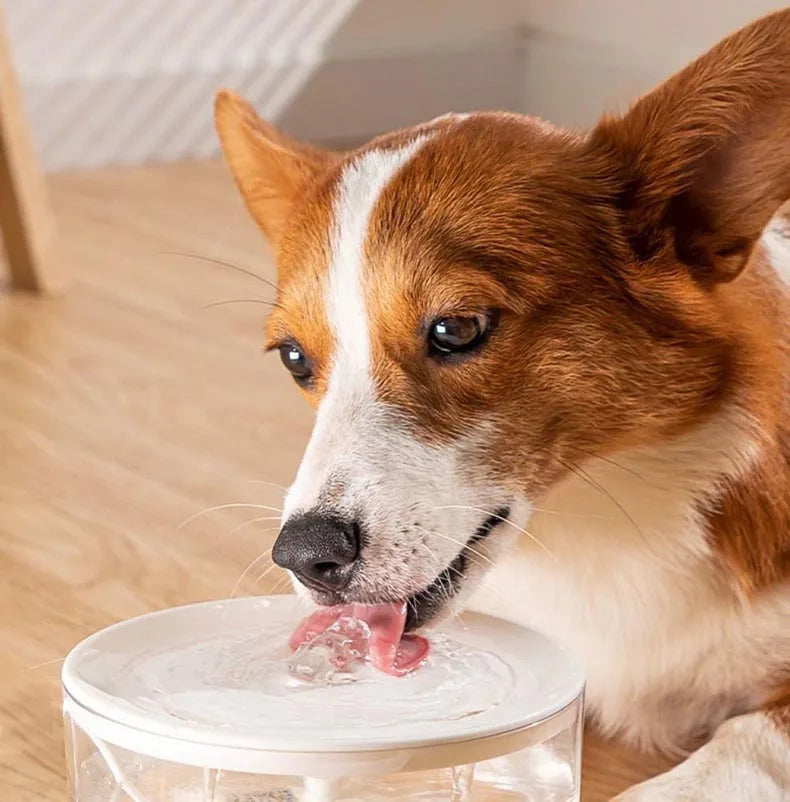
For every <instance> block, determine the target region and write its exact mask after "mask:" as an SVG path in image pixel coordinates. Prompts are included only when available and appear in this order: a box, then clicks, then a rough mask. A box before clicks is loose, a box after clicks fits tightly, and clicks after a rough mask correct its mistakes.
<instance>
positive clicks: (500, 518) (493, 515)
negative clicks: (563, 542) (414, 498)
mask: <svg viewBox="0 0 790 802" xmlns="http://www.w3.org/2000/svg"><path fill="white" fill-rule="evenodd" d="M453 507H454V508H455V509H459V510H471V511H472V512H479V513H480V514H481V515H488V516H489V517H491V518H496V520H498V521H499V522H500V523H503V524H507V525H508V526H512V527H513V529H515V530H516V531H518V532H521V534H522V535H526V536H527V537H528V538H529V539H530V540H532V541H534V542H535V544H536V545H538V546H539V547H540V548H541V549H543V551H545V552H546V554H548V555H549V557H551V558H552V559H555V560H556V559H557V558H556V556H555V555H554V553H553V552H552V551H551V550H550V549H549V548H547V546H546V545H545V544H544V543H543V542H542V541H541V540H540V538H538V537H536V536H535V535H533V534H532V532H528V531H527V530H526V529H523V528H522V527H520V526H519V525H518V524H515V523H513V521H511V520H510V519H509V518H505V517H504V516H503V515H497V514H496V513H495V512H493V511H492V510H485V509H483V508H482V507H468V506H464V505H449V506H447V507H435V509H437V510H441V509H451V508H453Z"/></svg>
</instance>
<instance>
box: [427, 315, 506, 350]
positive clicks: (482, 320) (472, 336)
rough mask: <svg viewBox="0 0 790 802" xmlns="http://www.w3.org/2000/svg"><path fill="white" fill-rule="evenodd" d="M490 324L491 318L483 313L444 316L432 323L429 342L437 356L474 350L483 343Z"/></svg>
mask: <svg viewBox="0 0 790 802" xmlns="http://www.w3.org/2000/svg"><path fill="white" fill-rule="evenodd" d="M490 326H491V320H490V318H489V317H488V316H487V315H483V314H478V315H471V316H469V317H443V318H440V319H439V320H435V321H434V322H433V323H431V328H430V330H429V332H428V344H429V346H430V349H431V351H432V352H433V353H434V354H435V355H437V356H446V355H449V354H460V353H464V352H466V351H472V350H474V349H475V348H477V347H478V346H479V345H481V344H482V343H483V341H484V340H485V338H486V336H487V335H488V331H489V328H490Z"/></svg>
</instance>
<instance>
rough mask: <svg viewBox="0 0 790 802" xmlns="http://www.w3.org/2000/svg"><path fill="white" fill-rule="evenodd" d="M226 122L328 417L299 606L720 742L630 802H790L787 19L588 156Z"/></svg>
mask: <svg viewBox="0 0 790 802" xmlns="http://www.w3.org/2000/svg"><path fill="white" fill-rule="evenodd" d="M216 120H217V127H218V130H219V134H220V138H221V141H222V145H223V148H224V151H225V154H226V157H227V160H228V162H229V164H230V167H231V169H232V172H233V174H234V176H235V179H236V181H237V183H238V185H239V187H240V189H241V191H242V193H243V195H244V197H245V199H246V202H247V204H248V206H249V208H250V211H251V212H252V214H253V216H254V217H255V219H256V221H257V222H258V223H259V225H260V227H261V228H262V229H263V231H264V233H265V234H266V236H267V237H268V238H269V240H270V242H271V244H272V246H273V247H274V249H275V252H276V255H277V264H278V271H279V282H278V293H277V302H276V306H275V309H274V311H273V313H272V315H271V318H270V320H269V323H268V337H269V347H270V348H272V349H279V351H280V354H281V357H282V359H283V361H284V362H285V364H286V366H287V367H288V368H289V370H290V371H291V373H292V374H293V376H294V378H295V379H296V381H297V383H298V384H299V386H300V387H301V389H302V391H303V393H304V395H305V396H306V397H307V399H308V400H309V401H310V403H311V404H313V405H314V406H315V407H316V408H317V410H318V412H317V418H316V423H315V429H314V431H313V435H312V439H311V440H310V443H309V445H308V447H307V451H306V453H305V456H304V460H303V462H302V465H301V467H300V469H299V472H298V475H297V477H296V481H295V483H294V485H293V487H292V488H291V490H290V491H289V493H288V496H287V499H286V509H285V514H284V526H283V529H282V532H281V534H280V538H279V540H278V543H277V545H276V546H275V554H274V556H275V559H276V560H277V561H278V562H279V563H280V564H282V565H284V566H286V567H288V568H289V569H291V570H292V571H293V572H294V574H295V576H296V578H297V579H298V580H299V583H300V587H301V590H302V592H304V593H306V594H309V595H310V597H311V598H312V599H313V600H314V601H315V602H317V603H318V604H321V605H336V604H345V603H350V602H365V603H372V604H373V603H380V604H382V605H385V603H388V602H402V601H406V602H408V609H409V612H408V617H407V621H406V628H407V629H416V628H419V627H422V626H425V625H429V624H431V622H433V621H436V620H438V619H439V618H441V617H442V616H443V615H445V614H447V613H448V612H449V611H451V610H453V609H455V608H457V606H458V605H471V606H475V607H478V608H483V609H485V610H487V611H491V612H493V613H496V614H499V615H505V616H507V617H510V618H514V619H517V620H518V621H520V622H523V623H524V624H527V625H530V626H533V627H536V628H538V629H542V630H546V631H549V632H551V633H553V634H554V635H556V636H558V637H560V638H562V639H564V640H565V641H567V642H568V643H570V644H572V645H573V646H574V647H575V648H576V649H577V650H578V651H579V652H580V654H581V655H582V657H583V658H584V660H585V663H586V667H587V672H588V688H587V700H588V709H589V712H590V717H591V721H592V722H593V723H594V724H595V725H597V726H598V727H599V728H600V729H601V730H602V731H603V732H605V733H608V734H611V735H616V736H618V737H621V738H623V739H625V740H626V741H629V742H632V743H636V744H639V745H641V746H643V747H645V748H658V749H662V750H677V751H684V752H686V751H689V750H690V749H691V748H692V747H693V746H696V745H698V744H699V743H701V742H702V741H707V742H706V743H705V745H703V746H701V747H700V748H699V749H697V751H695V752H693V753H692V754H691V756H690V757H688V758H687V759H686V760H685V761H684V762H683V763H681V764H680V765H679V766H678V767H677V768H675V769H674V770H672V771H670V772H669V773H668V774H665V775H662V776H659V777H657V778H655V779H653V780H651V781H649V782H647V783H645V784H642V785H640V786H638V787H636V788H634V789H632V790H630V791H628V792H626V793H625V794H624V795H623V797H622V799H624V800H629V802H632V801H635V800H639V801H640V802H646V801H647V800H711V801H713V800H715V802H725V801H726V802H740V801H741V800H755V801H759V802H774V800H776V801H777V802H778V800H788V799H790V392H789V391H790V226H788V225H787V223H786V222H785V221H784V220H783V218H782V216H781V215H777V211H778V210H779V209H780V207H781V206H782V204H783V203H784V202H785V201H786V200H787V199H788V198H790V11H784V12H780V13H778V14H775V15H773V16H769V17H767V18H764V19H762V20H760V21H758V22H756V23H754V24H753V25H751V26H749V27H747V28H746V29H744V30H742V31H740V32H738V33H736V34H735V35H733V36H731V37H730V38H728V39H726V40H724V41H723V42H721V43H720V44H719V45H717V46H716V47H714V48H713V49H712V50H711V51H710V52H708V53H707V54H706V55H704V56H703V57H702V58H700V59H699V60H698V61H696V62H694V63H693V64H691V65H690V66H689V67H687V68H686V69H685V70H683V71H682V72H680V73H678V74H677V75H675V76H674V77H672V78H671V79H670V80H669V81H667V82H666V83H665V84H664V85H663V86H660V87H659V88H658V89H656V90H655V91H653V92H652V93H650V94H648V95H647V96H645V97H644V98H642V99H641V100H640V101H639V102H637V103H636V105H634V106H633V107H632V109H631V110H630V111H629V112H628V113H627V114H625V115H624V116H622V117H607V118H604V119H603V120H602V121H601V122H600V123H599V124H598V126H597V127H596V128H595V129H594V130H593V131H592V132H590V133H589V134H586V135H577V134H574V133H569V132H567V131H562V130H557V129H555V128H553V127H551V126H550V125H547V124H546V123H543V122H541V121H538V120H535V119H532V118H529V117H522V116H519V115H515V114H505V113H479V114H469V115H453V114H449V115H446V116H444V117H440V118H438V119H436V120H433V121H431V122H428V123H426V124H424V125H420V126H417V127H415V128H412V129H408V130H404V131H398V132H396V133H393V134H390V135H387V136H382V137H379V138H378V139H375V140H374V141H372V142H371V143H369V144H368V145H366V146H365V147H362V148H360V149H358V150H356V151H354V152H352V153H347V154H342V155H340V154H333V153H329V152H325V151H323V150H320V149H316V148H313V147H309V146H307V145H304V144H300V143H297V142H294V141H292V140H291V139H289V138H288V137H286V136H285V135H283V134H282V133H280V132H279V131H277V130H275V129H274V128H273V127H271V126H270V125H268V124H266V123H264V122H262V121H261V120H259V119H258V117H257V116H256V115H255V113H254V112H253V110H252V109H251V107H250V106H249V105H248V104H246V103H245V102H244V101H243V100H241V99H240V98H238V97H236V96H234V95H232V94H230V93H227V92H223V93H221V94H220V95H219V97H218V98H217V105H216ZM489 563H490V565H489Z"/></svg>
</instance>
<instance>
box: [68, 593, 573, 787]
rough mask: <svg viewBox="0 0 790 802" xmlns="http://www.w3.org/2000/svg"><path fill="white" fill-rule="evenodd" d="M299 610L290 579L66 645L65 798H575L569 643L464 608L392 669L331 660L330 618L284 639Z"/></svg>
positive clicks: (339, 642)
mask: <svg viewBox="0 0 790 802" xmlns="http://www.w3.org/2000/svg"><path fill="white" fill-rule="evenodd" d="M304 612H305V610H304V603H303V602H301V603H300V602H299V601H298V600H297V599H296V597H293V596H271V597H259V598H249V599H233V600H230V601H223V602H216V603H215V602H208V603H202V604H195V605H190V606H187V607H178V608H174V609H170V610H164V611H162V612H158V613H152V614H150V615H145V616H142V617H140V618H135V619H132V620H129V621H124V622H122V623H120V624H116V625H115V626H111V627H109V628H107V629H105V630H102V631H101V632H98V633H97V634H95V635H93V636H92V637H90V638H88V639H87V640H85V641H83V642H82V643H81V644H79V645H78V646H77V647H76V648H75V649H74V650H73V651H72V652H71V654H70V655H69V657H68V658H67V660H66V662H65V665H64V668H63V688H64V716H65V728H66V753H67V760H68V769H69V786H70V787H69V793H70V797H69V799H70V800H71V802H379V800H381V801H382V802H383V800H401V801H402V800H426V801H427V800H430V801H431V802H439V800H448V801H449V800H452V801H453V802H483V801H485V802H488V801H489V800H490V802H500V801H501V802H510V801H511V800H512V801H513V802H515V800H529V802H572V801H573V800H578V799H579V780H580V771H581V765H580V754H581V739H582V697H583V690H584V676H583V672H582V669H581V665H580V663H579V661H578V660H577V658H576V657H575V656H574V655H573V654H572V653H570V652H569V651H568V650H567V649H565V648H564V647H562V646H560V645H558V644H556V643H554V642H553V641H551V640H549V639H548V638H546V637H545V636H543V635H539V634H537V633H535V632H532V631H529V630H526V629H523V628H521V627H519V626H516V625H515V624H512V623H509V622H506V621H504V620H501V619H497V618H491V617H487V616H483V615H479V614H474V613H468V614H464V615H463V616H462V617H460V618H457V619H455V620H453V621H452V622H449V623H447V624H446V625H443V626H442V627H440V629H439V631H438V632H434V633H431V635H430V641H431V650H430V653H429V655H428V657H427V659H426V660H425V661H424V663H423V664H422V665H421V666H419V668H416V669H415V670H413V671H412V672H411V673H409V674H408V675H406V676H402V677H397V676H390V675H387V674H385V673H383V672H380V671H377V670H375V669H373V668H372V667H371V666H370V665H369V664H368V663H366V662H364V661H358V662H357V664H355V665H353V666H350V665H349V666H344V667H341V668H338V667H337V666H338V663H337V661H333V660H332V655H333V654H335V656H336V653H337V652H336V650H337V649H341V650H342V649H343V648H346V647H347V646H348V639H347V638H346V639H345V640H344V638H343V637H338V632H334V633H333V632H331V631H328V632H327V633H325V636H331V637H332V638H334V640H333V641H331V642H330V641H328V640H326V637H324V640H323V641H321V640H320V639H318V638H317V639H316V641H315V642H314V643H313V644H311V645H310V646H307V647H301V648H300V649H298V650H297V652H296V653H295V654H292V653H291V650H290V649H289V647H288V638H289V635H290V633H291V632H292V631H293V630H294V628H295V627H296V625H297V623H298V621H299V619H300V617H301V616H302V615H303V614H304ZM344 644H345V646H344ZM333 650H335V651H334V652H333Z"/></svg>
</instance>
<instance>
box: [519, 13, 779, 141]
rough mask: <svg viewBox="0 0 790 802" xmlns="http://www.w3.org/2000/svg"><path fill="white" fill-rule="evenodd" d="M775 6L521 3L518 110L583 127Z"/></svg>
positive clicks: (617, 107) (628, 100) (659, 80)
mask: <svg viewBox="0 0 790 802" xmlns="http://www.w3.org/2000/svg"><path fill="white" fill-rule="evenodd" d="M782 7H783V4H782V3H777V2H771V0H664V2H660V3H659V2H648V1H647V0H631V2H629V0H594V2H591V1H590V0H550V1H547V0H523V1H522V22H523V23H524V24H525V26H526V43H525V47H526V51H527V62H526V71H527V78H526V86H525V97H524V110H525V111H527V112H529V113H530V114H535V115H538V116H541V117H544V118H546V119H548V120H551V121H552V122H555V123H558V124H560V125H566V126H571V127H581V128H586V127H588V126H590V125H591V124H593V123H594V122H595V121H596V120H597V119H598V117H599V116H600V114H601V112H603V111H604V110H609V111H616V110H624V109H625V108H627V106H628V104H629V103H630V101H632V100H633V99H635V98H636V97H637V96H638V95H639V94H641V93H643V92H645V91H647V90H649V89H650V88H652V87H653V86H655V85H656V84H657V83H659V82H661V81H662V80H664V79H665V78H667V77H668V76H669V75H671V74H672V73H673V72H675V71H677V70H678V69H680V68H681V67H683V66H684V65H685V64H687V63H688V62H689V61H691V60H692V59H694V58H695V57H696V56H698V55H700V54H701V53H703V52H704V51H705V50H707V49H708V48H709V47H711V46H712V45H713V44H715V43H716V42H717V41H719V40H720V39H721V38H723V37H724V36H726V35H727V34H728V33H731V32H733V31H735V30H737V29H738V28H740V27H742V26H743V25H745V24H747V23H748V22H751V21H752V20H754V19H756V18H757V17H760V16H762V15H764V14H767V13H769V12H771V11H775V10H777V9H779V8H782Z"/></svg>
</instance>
